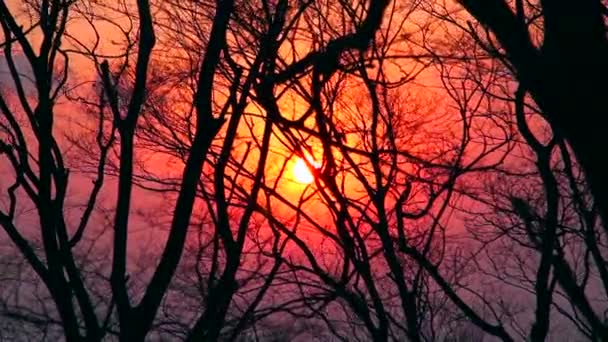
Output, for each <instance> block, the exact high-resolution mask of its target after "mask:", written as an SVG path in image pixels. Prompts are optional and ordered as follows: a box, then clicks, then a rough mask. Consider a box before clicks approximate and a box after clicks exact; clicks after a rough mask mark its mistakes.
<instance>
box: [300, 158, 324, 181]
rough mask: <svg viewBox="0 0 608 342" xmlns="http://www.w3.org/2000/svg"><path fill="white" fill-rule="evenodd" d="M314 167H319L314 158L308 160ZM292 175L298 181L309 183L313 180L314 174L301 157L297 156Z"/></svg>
mask: <svg viewBox="0 0 608 342" xmlns="http://www.w3.org/2000/svg"><path fill="white" fill-rule="evenodd" d="M309 162H310V163H311V164H312V166H314V167H319V166H320V165H318V164H319V163H317V162H315V161H314V160H309ZM293 175H294V177H295V180H296V181H297V182H298V183H302V184H310V183H312V182H314V181H315V176H314V175H313V174H312V172H311V171H310V168H309V167H308V165H307V164H306V162H305V161H304V159H302V158H298V159H297V160H296V162H295V164H294V166H293Z"/></svg>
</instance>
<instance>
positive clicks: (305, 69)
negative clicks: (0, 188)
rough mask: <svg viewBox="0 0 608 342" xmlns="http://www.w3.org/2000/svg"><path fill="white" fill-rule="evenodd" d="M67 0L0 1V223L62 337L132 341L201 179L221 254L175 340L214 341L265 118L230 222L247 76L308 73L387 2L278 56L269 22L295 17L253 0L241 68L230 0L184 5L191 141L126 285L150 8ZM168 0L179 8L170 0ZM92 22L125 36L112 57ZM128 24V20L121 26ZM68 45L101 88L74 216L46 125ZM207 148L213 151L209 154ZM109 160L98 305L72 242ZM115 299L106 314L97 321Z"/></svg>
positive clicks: (149, 315) (149, 318)
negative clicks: (46, 296) (154, 246)
mask: <svg viewBox="0 0 608 342" xmlns="http://www.w3.org/2000/svg"><path fill="white" fill-rule="evenodd" d="M80 5H82V6H83V8H84V10H82V9H81V8H77V3H75V2H71V1H61V0H57V1H46V0H43V1H41V2H27V3H25V4H24V6H25V9H26V10H27V11H26V12H25V13H27V14H31V16H30V17H29V20H28V18H27V17H23V16H22V15H19V14H17V12H15V10H13V9H11V8H9V6H8V5H7V4H6V3H4V2H2V3H0V14H1V15H0V16H1V17H2V19H1V20H0V21H1V24H2V28H3V33H4V35H3V36H4V41H3V43H2V46H3V49H4V58H5V59H6V61H7V64H8V66H9V69H10V74H11V81H12V82H13V84H12V85H13V86H14V88H13V89H14V90H15V97H16V99H17V101H18V102H17V103H18V104H19V106H20V107H19V109H18V110H13V109H12V108H11V106H10V104H9V103H8V100H7V97H6V96H2V101H0V110H1V111H2V128H3V129H2V134H3V135H2V140H1V145H0V151H1V152H2V156H3V158H5V160H7V161H8V162H9V163H10V165H11V168H12V169H11V172H12V176H13V179H14V181H13V182H12V183H11V185H10V186H9V187H8V188H7V189H6V194H7V198H8V203H7V204H6V206H5V207H4V208H3V211H2V215H1V217H0V223H1V224H2V226H3V228H4V230H5V232H6V233H7V235H8V236H9V237H10V239H11V240H12V242H13V243H14V245H15V247H16V248H17V249H18V250H19V251H20V253H21V254H22V255H23V257H24V258H25V259H26V260H27V262H28V264H29V265H30V267H32V268H33V269H34V271H35V272H36V274H37V276H38V277H39V278H40V279H41V280H42V282H43V283H44V285H45V287H46V289H47V290H48V291H49V293H50V295H51V297H52V300H53V302H54V309H55V310H57V312H58V317H57V318H56V319H55V322H56V323H57V324H59V325H61V327H62V329H63V331H64V335H65V338H66V339H67V340H70V341H72V340H99V339H101V338H102V337H104V335H106V334H107V333H108V332H111V333H112V334H116V335H118V337H119V339H120V340H129V341H132V340H143V339H144V338H145V337H146V335H147V334H148V333H149V332H150V330H151V329H153V327H154V325H155V319H156V317H157V313H158V312H159V309H160V307H161V305H162V303H163V298H165V296H166V294H167V291H168V290H169V287H170V285H171V281H172V279H174V276H175V271H176V270H177V268H178V266H179V264H180V260H181V256H182V254H183V251H184V248H185V245H186V238H187V236H188V231H189V227H190V225H191V218H192V215H193V211H194V208H195V204H196V203H197V200H196V199H197V198H198V197H199V196H202V197H203V198H204V197H205V195H209V193H206V190H205V188H204V186H202V185H201V183H205V184H212V188H213V199H212V200H211V201H208V204H211V208H210V210H209V211H210V213H211V215H212V217H213V218H214V220H213V224H211V225H209V228H208V229H212V230H214V231H215V234H216V235H215V236H216V237H215V238H214V240H213V241H215V243H216V247H215V248H216V250H221V252H222V253H223V254H222V258H223V261H224V264H223V268H222V269H221V270H215V271H210V275H211V276H210V277H209V278H208V279H209V287H208V288H207V291H208V293H207V295H206V297H205V300H206V303H205V305H204V309H203V310H202V311H201V312H200V313H197V314H196V317H195V319H194V322H192V323H193V325H192V326H189V327H188V328H187V329H188V331H189V332H188V333H187V339H189V340H199V339H205V340H217V339H218V336H219V334H220V331H221V329H222V327H223V326H224V323H225V318H226V315H227V310H228V306H229V305H230V303H231V302H232V301H233V296H234V294H235V292H236V290H237V289H238V287H239V284H237V283H236V281H235V280H236V274H237V271H238V270H239V269H241V267H242V263H241V259H242V255H243V252H244V250H243V248H244V246H245V239H246V232H247V229H248V228H249V226H250V224H249V222H250V218H251V216H252V213H253V210H254V208H255V205H256V203H257V193H258V192H259V189H260V188H261V184H262V180H263V179H264V170H265V162H266V159H267V158H266V155H267V153H268V146H269V139H270V132H271V128H272V125H273V122H272V121H266V122H265V124H264V125H265V128H264V131H265V132H266V133H264V137H263V138H262V141H261V145H260V146H257V147H258V148H259V153H260V154H259V155H258V160H259V162H258V163H257V165H256V166H255V172H254V174H253V175H252V176H253V177H252V183H251V184H250V187H248V189H249V191H250V192H249V195H250V196H249V197H248V199H247V201H246V202H244V203H245V205H244V207H243V208H242V211H241V212H240V214H241V215H242V217H241V218H240V219H239V220H238V221H237V222H231V219H230V216H231V214H230V212H229V208H228V207H227V202H226V200H225V198H224V196H226V191H227V189H226V187H225V182H224V180H225V178H224V175H223V173H224V171H225V169H226V165H227V164H228V159H229V158H230V157H231V156H230V154H229V152H230V151H231V149H232V147H233V144H234V140H235V135H236V127H238V125H239V123H240V122H241V120H242V119H241V118H242V115H243V113H244V110H245V108H246V106H247V104H248V102H249V98H250V95H251V92H250V89H252V88H253V87H257V88H258V90H257V91H260V90H259V89H263V91H270V92H273V89H272V88H268V82H266V81H265V78H271V79H274V80H275V81H274V82H275V83H276V84H277V85H281V84H288V82H289V81H290V80H292V79H294V78H298V77H301V76H302V75H305V74H307V73H309V72H310V71H309V70H310V68H311V66H313V65H317V64H318V61H319V60H332V59H337V58H338V56H340V54H342V53H343V52H344V51H347V50H350V49H359V50H363V49H365V48H366V47H367V45H368V42H369V41H370V39H371V38H372V37H373V35H374V32H375V30H376V28H377V27H378V25H379V23H380V21H381V19H382V14H383V12H384V8H385V7H386V5H387V2H386V1H371V2H369V3H362V4H361V5H362V6H363V7H362V8H363V13H364V16H365V19H363V20H362V21H361V25H360V26H358V27H354V29H353V30H350V31H348V32H345V34H344V35H342V36H340V37H336V38H335V39H332V40H331V41H328V42H327V44H326V45H324V46H312V47H311V48H310V49H309V51H308V52H306V53H305V54H304V55H303V56H302V57H299V56H298V55H296V54H294V55H293V57H294V58H293V59H292V61H289V62H286V63H283V62H284V61H283V60H277V59H278V56H279V55H278V47H279V45H278V44H277V41H280V39H281V32H282V30H289V29H292V28H293V24H294V23H293V22H292V23H290V22H287V21H286V20H285V16H286V14H287V12H288V11H287V9H288V8H289V6H288V3H287V2H286V1H280V2H278V3H276V4H274V5H271V4H270V3H268V2H264V1H263V2H262V3H261V7H262V8H263V9H264V10H265V11H266V15H267V21H266V24H268V26H266V27H264V25H262V27H261V28H263V30H262V31H256V33H257V35H256V36H254V37H253V38H255V39H258V43H257V45H258V46H257V47H258V49H259V50H258V51H257V52H258V53H259V55H258V57H257V58H256V60H257V61H254V63H253V66H252V67H251V68H250V69H249V71H250V72H249V73H247V74H244V73H243V70H242V67H241V66H239V65H238V64H236V63H235V62H234V61H232V60H231V56H230V50H229V49H228V48H227V47H228V46H229V39H232V38H231V37H229V34H228V32H229V31H230V29H229V28H230V27H231V23H232V22H238V20H239V15H238V14H237V11H236V9H237V8H238V7H237V6H239V5H240V4H237V3H235V2H234V1H217V2H210V3H201V4H198V5H197V4H192V6H193V10H194V11H199V10H204V11H210V13H213V14H212V15H209V16H207V17H206V19H207V21H206V25H207V28H208V30H207V31H206V32H207V34H208V36H207V37H206V39H205V40H204V41H202V42H201V43H202V44H201V46H200V49H199V51H198V52H199V53H200V56H201V57H200V58H198V59H197V63H196V64H197V65H196V68H195V69H194V70H195V71H194V74H195V75H196V76H195V78H194V83H193V92H192V98H191V100H190V108H191V113H192V116H191V121H190V122H188V125H189V126H188V127H189V129H188V130H186V132H187V133H188V138H190V139H191V140H189V141H188V142H187V144H186V146H185V150H182V151H181V153H182V156H183V164H182V165H183V166H182V172H181V174H180V175H179V177H178V178H177V182H176V183H174V184H175V188H174V190H175V192H176V198H175V200H174V202H173V206H174V208H173V210H172V213H171V217H170V221H169V223H168V227H169V229H168V233H167V240H166V243H165V245H164V246H162V247H161V251H162V252H161V253H160V257H159V259H158V261H157V262H156V263H155V265H154V266H153V267H152V269H151V270H150V272H149V273H150V279H149V281H147V282H144V285H143V286H142V287H141V291H137V293H133V290H134V289H133V288H131V287H130V285H129V278H130V276H129V275H128V273H129V272H128V265H129V244H130V243H129V236H130V230H131V228H130V227H132V225H133V222H132V219H133V217H132V207H133V205H132V201H133V199H134V191H137V189H136V186H137V185H138V182H137V180H138V178H139V177H138V176H137V166H138V156H141V149H140V147H139V146H138V134H139V132H140V130H141V121H142V120H141V118H142V117H143V116H144V113H146V112H147V108H148V107H149V106H150V104H151V103H153V101H154V100H153V97H152V96H151V94H150V88H149V85H150V84H151V82H153V81H155V80H154V77H152V76H150V75H151V73H152V72H153V71H154V68H153V66H152V64H151V63H152V62H153V61H154V60H155V57H154V55H155V53H154V47H155V43H156V41H157V34H158V32H159V28H158V27H157V26H158V25H159V24H157V23H156V21H157V19H155V18H153V15H152V8H151V5H150V3H149V2H148V1H147V0H142V1H137V2H136V4H135V5H136V8H133V6H131V5H130V4H128V3H118V4H117V5H115V6H111V5H107V4H104V3H99V4H97V3H95V2H93V3H83V4H78V6H80ZM309 5H310V3H301V4H299V5H298V4H296V5H295V6H294V7H291V11H292V12H290V13H296V14H299V13H300V12H302V11H304V10H306V8H307V7H308V6H309ZM87 6H91V7H94V6H100V7H99V8H101V9H102V10H103V11H110V12H112V13H114V14H116V13H117V14H118V15H119V17H120V18H121V19H122V20H125V21H126V26H127V29H122V27H123V26H121V24H120V23H119V20H118V19H114V18H116V17H112V16H111V15H106V16H95V15H91V16H87V14H88V13H86V10H89V9H90V8H88V7H87ZM345 6H346V4H345ZM176 9H179V8H178V7H177V6H176ZM132 10H135V12H132ZM83 13H84V14H85V15H83V16H82V17H81V18H82V19H83V20H84V21H85V22H88V23H89V24H90V28H92V29H93V32H94V33H95V35H94V37H96V38H97V40H96V41H95V40H94V44H93V48H87V44H86V43H84V42H83V41H82V40H79V37H78V36H77V35H75V34H74V33H73V32H70V31H69V25H68V22H69V20H68V19H69V18H71V16H72V15H78V14H83ZM193 13H194V12H193ZM24 18H25V23H24V24H25V25H28V26H27V27H25V28H24V26H23V24H22V23H21V21H22V20H24ZM158 20H161V19H158ZM103 22H109V23H110V24H111V25H112V26H114V27H118V28H119V31H122V32H123V33H124V35H125V37H126V42H125V43H126V49H127V50H126V51H125V52H122V53H120V54H119V55H120V56H119V57H121V58H118V59H116V60H115V61H114V62H112V63H110V61H109V60H108V58H109V56H107V55H105V56H104V55H103V54H102V53H100V51H99V50H98V49H97V48H98V46H99V42H100V40H102V39H100V36H103V32H102V31H100V30H96V25H97V24H98V23H103ZM290 25H292V26H290ZM129 27H131V28H130V29H129ZM134 27H137V29H136V30H133V28H134ZM258 28H260V27H256V28H255V29H258ZM34 31H37V32H38V31H39V33H40V36H41V40H40V41H39V42H38V41H37V40H36V39H34V38H33V36H32V32H34ZM135 31H137V32H136V36H135V37H133V35H132V32H135ZM102 38H103V37H102ZM133 38H135V39H133ZM67 41H70V42H71V45H72V46H74V45H75V46H76V48H77V49H70V48H65V47H64V45H63V43H66V42H67ZM16 47H18V49H19V53H20V54H21V53H22V54H23V56H25V58H26V60H27V64H28V65H29V67H30V68H31V75H29V76H30V78H31V79H32V80H33V84H34V86H35V89H34V90H33V92H31V93H30V92H29V91H28V90H27V89H26V86H25V85H24V77H23V76H22V75H23V72H24V71H23V70H19V69H18V68H17V66H16V63H15V62H14V57H13V56H14V55H15V50H16ZM74 50H76V51H74ZM74 54H80V55H82V54H84V55H86V56H88V57H89V58H90V59H91V60H92V61H93V63H94V66H95V68H96V70H97V72H98V77H97V78H98V80H100V81H99V82H96V84H97V86H98V87H100V89H101V91H99V92H97V94H96V95H97V96H98V98H97V99H89V100H88V101H87V103H88V104H95V103H96V104H97V107H98V109H99V112H98V120H97V122H98V126H97V128H96V135H97V138H96V145H97V146H96V147H97V149H98V156H97V157H98V159H97V160H96V161H94V162H93V163H92V164H93V165H97V167H96V172H95V175H94V177H95V178H94V185H93V188H92V190H91V191H90V195H89V196H88V199H87V200H86V206H85V209H84V212H83V215H82V216H81V218H80V219H79V220H78V221H77V222H76V223H75V224H74V223H73V222H70V221H69V220H68V217H67V216H66V210H67V208H66V206H65V202H66V198H67V197H68V192H69V191H68V190H69V189H68V186H69V184H70V180H71V179H72V178H71V177H70V173H69V170H68V166H67V165H68V164H66V163H68V162H69V161H66V160H65V158H66V156H67V153H66V152H65V151H66V149H69V146H66V145H65V142H64V141H62V140H61V139H59V137H58V136H57V134H58V133H57V131H60V130H61V129H62V127H61V126H60V125H59V119H58V117H57V113H58V112H59V111H62V110H64V109H59V107H58V102H59V100H60V99H63V98H62V95H63V94H64V90H65V87H64V86H65V85H66V83H67V82H68V79H69V76H70V74H71V70H70V67H69V61H70V56H71V55H74ZM239 62H241V61H239ZM56 75H57V76H56ZM220 75H222V76H221V77H220ZM220 79H227V80H228V81H229V82H228V87H227V88H223V89H227V90H228V91H230V93H229V95H228V96H226V98H225V99H224V100H223V103H221V105H220V106H216V105H217V104H218V102H217V101H216V99H217V97H216V96H217V95H218V93H219V92H218V91H219V89H218V88H221V87H222V85H221V82H219V81H218V80H220ZM156 81H158V80H156ZM151 101H152V102H151ZM152 107H153V106H152ZM21 115H23V119H22V118H21ZM106 115H107V116H106ZM160 117H162V116H160ZM105 118H109V120H105ZM157 118H158V117H157ZM225 121H228V127H224V123H225ZM224 128H225V129H226V134H225V135H224V136H222V137H221V140H219V143H220V145H221V146H222V147H221V149H220V150H219V151H214V152H212V151H213V147H214V142H216V138H218V137H219V136H218V133H219V132H220V131H221V130H222V129H224ZM93 146H95V145H93ZM182 147H184V146H182ZM214 153H217V155H214ZM212 155H214V156H217V157H216V158H213V161H212V162H209V161H208V160H209V158H210V157H211V156H212ZM206 163H209V166H210V167H211V168H212V169H213V170H214V173H213V175H210V176H211V177H209V179H210V180H211V181H210V183H208V182H207V180H206V179H207V177H208V175H206V174H204V172H203V170H204V164H206ZM108 164H110V166H114V167H111V168H110V171H111V172H110V174H112V173H115V175H116V176H117V184H116V188H115V189H116V190H115V191H116V197H117V204H116V206H115V208H114V209H113V215H112V216H113V219H112V221H113V222H112V224H111V225H110V227H111V230H112V233H111V235H112V238H111V241H110V242H109V244H108V245H107V246H110V247H111V248H110V249H111V254H112V256H111V265H110V266H109V267H107V268H106V269H108V268H109V269H110V270H111V271H110V276H109V279H108V280H109V285H110V288H111V294H112V295H111V300H110V301H109V303H108V304H107V305H106V306H105V307H101V306H100V305H98V303H96V302H94V301H93V299H92V294H91V291H92V289H91V288H90V287H88V286H87V282H86V280H85V277H86V274H85V272H84V269H83V268H82V267H81V266H80V265H79V263H78V258H77V257H76V255H75V252H74V251H75V248H76V246H77V245H78V244H79V242H81V241H83V236H84V235H86V234H87V231H88V230H89V229H88V227H89V226H90V225H92V224H93V221H92V220H91V216H92V213H93V212H94V211H95V206H96V203H97V198H98V196H99V193H100V192H101V189H102V188H104V187H107V186H108V185H104V184H106V182H104V179H105V177H104V175H105V174H106V172H107V169H106V166H107V165H108ZM112 170H113V171H112ZM205 186H206V185H205ZM23 204H31V205H33V208H34V212H35V213H36V214H37V216H38V219H37V221H38V222H36V224H35V225H33V227H32V228H31V230H32V233H34V232H39V233H40V234H41V237H42V238H41V244H42V249H41V250H37V249H36V248H35V247H34V245H33V241H32V240H31V239H29V238H28V237H27V235H26V232H25V231H24V228H22V227H20V223H19V222H18V221H16V220H15V218H16V217H15V213H16V211H17V210H18V209H19V206H21V205H23ZM233 224H234V227H233V226H232V225H233ZM233 228H234V229H235V230H233ZM27 233H29V232H27ZM107 246H106V248H108V247H107ZM106 296H107V294H106ZM104 308H105V310H102V309H104ZM100 311H106V312H100ZM114 312H115V313H116V317H117V321H118V324H117V325H116V326H112V328H110V326H109V325H110V324H111V321H112V319H111V317H112V316H113V315H114ZM50 317H53V316H52V315H51V316H50ZM104 317H105V318H104Z"/></svg>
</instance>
